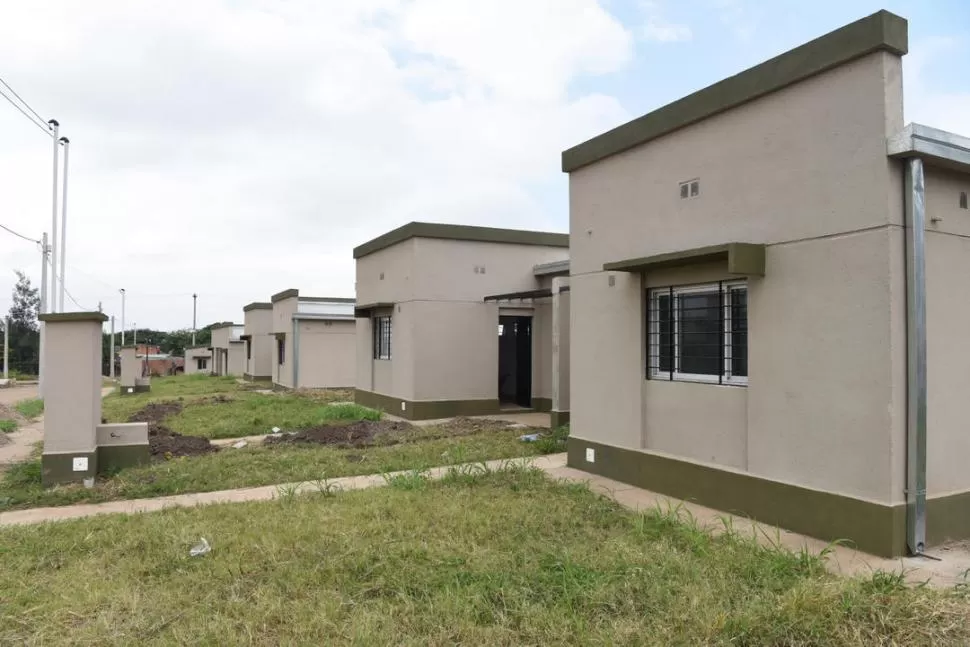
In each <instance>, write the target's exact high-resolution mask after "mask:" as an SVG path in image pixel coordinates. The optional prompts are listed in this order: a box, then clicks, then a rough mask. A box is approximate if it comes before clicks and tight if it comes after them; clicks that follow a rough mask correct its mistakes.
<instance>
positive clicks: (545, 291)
mask: <svg viewBox="0 0 970 647" xmlns="http://www.w3.org/2000/svg"><path fill="white" fill-rule="evenodd" d="M551 296H552V289H551V288H540V289H538V290H525V291H523V292H507V293H505V294H493V295H491V296H487V297H485V298H484V299H483V301H486V302H487V301H511V300H513V299H542V298H543V297H551Z"/></svg>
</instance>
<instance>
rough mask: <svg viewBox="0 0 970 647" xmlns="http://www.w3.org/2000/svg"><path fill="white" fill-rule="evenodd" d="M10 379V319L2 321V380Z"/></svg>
mask: <svg viewBox="0 0 970 647" xmlns="http://www.w3.org/2000/svg"><path fill="white" fill-rule="evenodd" d="M9 378H10V317H6V318H5V319H4V320H3V379H5V380H6V379H9Z"/></svg>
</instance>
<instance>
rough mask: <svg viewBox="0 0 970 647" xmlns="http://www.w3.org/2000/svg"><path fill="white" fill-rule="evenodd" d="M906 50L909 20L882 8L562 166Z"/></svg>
mask: <svg viewBox="0 0 970 647" xmlns="http://www.w3.org/2000/svg"><path fill="white" fill-rule="evenodd" d="M908 49H909V36H908V26H907V22H906V19H905V18H900V17H899V16H897V15H895V14H892V13H889V12H888V11H885V10H882V11H878V12H876V13H874V14H872V15H871V16H868V17H866V18H863V19H861V20H857V21H856V22H854V23H851V24H848V25H846V26H844V27H841V28H839V29H836V30H835V31H833V32H829V33H828V34H825V35H824V36H821V37H819V38H816V39H815V40H813V41H809V42H808V43H805V44H804V45H801V46H800V47H796V48H795V49H792V50H789V51H787V52H785V53H784V54H781V55H779V56H776V57H775V58H772V59H769V60H767V61H765V62H764V63H761V64H760V65H755V66H754V67H752V68H749V69H747V70H745V71H743V72H741V73H739V74H736V75H734V76H731V77H728V78H726V79H724V80H723V81H718V82H717V83H715V84H714V85H710V86H708V87H706V88H704V89H703V90H698V91H697V92H695V93H693V94H689V95H687V96H686V97H684V98H682V99H678V100H677V101H674V102H673V103H669V104H667V105H666V106H664V107H662V108H659V109H657V110H654V111H653V112H650V113H647V114H645V115H643V116H642V117H638V118H637V119H634V120H633V121H630V122H627V123H625V124H623V125H622V126H618V127H617V128H614V129H613V130H610V131H607V132H605V133H603V134H601V135H598V136H596V137H594V138H593V139H590V140H589V141H586V142H583V143H582V144H579V145H577V146H573V147H572V148H570V149H569V150H566V151H565V152H563V154H562V170H563V171H564V172H566V173H570V172H572V171H575V170H577V169H580V168H582V167H584V166H587V165H589V164H593V163H594V162H598V161H600V160H602V159H605V158H607V157H610V156H611V155H616V154H617V153H622V152H623V151H626V150H629V149H631V148H633V147H634V146H639V145H640V144H645V143H646V142H648V141H650V140H652V139H657V138H658V137H660V136H662V135H666V134H667V133H671V132H673V131H675V130H677V129H679V128H684V127H685V126H689V125H691V124H693V123H696V122H698V121H701V120H703V119H707V118H708V117H712V116H714V115H716V114H719V113H721V112H724V111H726V110H730V109H731V108H736V107H738V106H740V105H742V104H744V103H747V102H749V101H753V100H755V99H757V98H759V97H763V96H765V95H766V94H770V93H772V92H777V91H778V90H781V89H783V88H786V87H788V86H790V85H793V84H795V83H798V82H800V81H804V80H805V79H808V78H810V77H812V76H815V75H817V74H821V73H822V72H825V71H827V70H830V69H832V68H834V67H838V66H839V65H844V64H845V63H848V62H850V61H853V60H855V59H857V58H861V57H863V56H865V55H867V54H871V53H873V52H877V51H886V52H890V53H892V54H897V55H899V56H902V55H903V54H905V53H906V52H907V51H908Z"/></svg>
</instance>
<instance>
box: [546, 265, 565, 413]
mask: <svg viewBox="0 0 970 647" xmlns="http://www.w3.org/2000/svg"><path fill="white" fill-rule="evenodd" d="M567 422H569V277H565V276H564V277H558V276H557V277H553V279H552V411H551V413H550V424H551V426H552V427H553V428H556V427H560V426H562V425H564V424H566V423H567Z"/></svg>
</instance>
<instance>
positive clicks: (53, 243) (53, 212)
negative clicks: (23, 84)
mask: <svg viewBox="0 0 970 647" xmlns="http://www.w3.org/2000/svg"><path fill="white" fill-rule="evenodd" d="M47 124H48V125H49V126H50V128H51V131H52V132H53V135H54V137H53V139H54V185H53V186H54V191H53V193H54V195H53V199H52V202H53V204H52V205H51V292H50V299H51V302H50V312H57V153H58V146H60V141H58V139H57V132H58V129H59V128H60V124H59V123H57V120H56V119H51V120H50V121H48V122H47Z"/></svg>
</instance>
